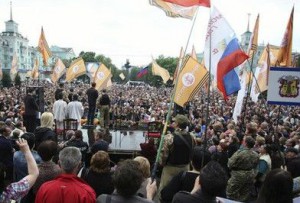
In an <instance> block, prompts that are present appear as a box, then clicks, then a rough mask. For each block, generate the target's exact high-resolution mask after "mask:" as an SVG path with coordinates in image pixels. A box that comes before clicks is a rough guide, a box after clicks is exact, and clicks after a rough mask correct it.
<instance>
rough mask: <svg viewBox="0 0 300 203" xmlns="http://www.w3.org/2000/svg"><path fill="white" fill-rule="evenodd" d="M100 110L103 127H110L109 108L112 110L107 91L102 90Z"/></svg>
mask: <svg viewBox="0 0 300 203" xmlns="http://www.w3.org/2000/svg"><path fill="white" fill-rule="evenodd" d="M99 108H100V117H101V122H100V125H101V127H102V128H103V127H107V128H108V127H109V108H110V99H109V96H108V94H107V93H106V89H104V90H102V96H101V98H100V100H99Z"/></svg>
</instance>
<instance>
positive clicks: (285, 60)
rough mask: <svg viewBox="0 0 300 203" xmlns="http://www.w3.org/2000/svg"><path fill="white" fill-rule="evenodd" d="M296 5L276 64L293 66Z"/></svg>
mask: <svg viewBox="0 0 300 203" xmlns="http://www.w3.org/2000/svg"><path fill="white" fill-rule="evenodd" d="M293 21H294V7H293V9H292V12H291V15H290V19H289V22H288V24H287V27H286V30H285V33H284V36H283V39H282V42H281V45H280V50H279V52H278V55H277V62H276V66H288V67H291V66H292V42H293Z"/></svg>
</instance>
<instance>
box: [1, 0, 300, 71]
mask: <svg viewBox="0 0 300 203" xmlns="http://www.w3.org/2000/svg"><path fill="white" fill-rule="evenodd" d="M12 2H13V20H14V21H16V22H17V23H18V24H19V32H20V33H21V34H22V35H23V36H25V37H27V38H28V39H29V41H30V45H32V46H37V44H38V38H39V35H40V29H41V26H43V27H44V31H45V35H46V39H47V41H48V44H49V45H50V46H51V45H58V46H61V47H72V48H73V49H74V51H75V53H76V54H79V52H80V51H94V52H96V53H97V54H104V55H105V56H107V57H110V58H111V59H112V62H113V63H114V64H115V65H116V66H117V67H121V66H122V65H123V64H124V63H125V61H126V59H127V58H128V59H129V60H130V63H131V64H132V65H145V64H148V63H150V61H151V55H152V56H153V57H154V58H155V57H158V55H160V54H162V55H164V56H172V57H177V56H178V55H179V51H180V47H182V46H183V47H185V46H186V44H187V39H188V36H189V33H190V29H191V26H192V21H191V20H188V19H183V18H170V17H167V16H166V15H165V13H164V12H163V11H162V10H160V9H159V8H157V7H154V6H151V5H150V4H149V2H148V0H13V1H12ZM212 4H213V5H215V6H216V7H217V8H218V9H219V10H220V12H221V13H222V14H223V15H224V16H225V18H226V19H227V21H228V22H229V24H230V25H231V26H232V28H233V29H234V30H235V32H236V34H237V36H238V37H239V38H240V35H241V34H242V33H244V32H245V31H246V29H247V22H248V15H247V14H248V13H251V17H250V31H252V29H253V26H254V23H255V19H256V16H257V14H258V13H260V28H259V37H258V40H259V42H260V43H263V42H264V43H265V44H266V43H268V42H269V43H270V44H274V45H280V43H281V40H282V37H283V34H284V31H285V28H286V25H287V22H288V19H289V16H290V12H291V9H292V7H293V5H295V14H294V32H293V33H294V38H293V51H300V22H299V20H298V19H300V0H212ZM9 16H10V0H0V31H1V32H2V31H4V29H5V24H4V22H5V21H7V20H9ZM208 17H209V9H208V8H205V7H200V9H199V11H198V17H197V19H196V24H195V27H194V30H193V32H192V36H191V40H190V43H189V46H188V52H190V51H191V47H192V46H193V45H194V46H195V48H196V51H197V52H202V51H203V49H204V36H205V34H206V27H207V22H208Z"/></svg>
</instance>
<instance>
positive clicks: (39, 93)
mask: <svg viewBox="0 0 300 203" xmlns="http://www.w3.org/2000/svg"><path fill="white" fill-rule="evenodd" d="M27 89H33V93H34V97H35V101H36V103H37V105H38V106H39V111H40V112H41V113H44V111H45V98H44V87H42V86H28V87H26V92H27Z"/></svg>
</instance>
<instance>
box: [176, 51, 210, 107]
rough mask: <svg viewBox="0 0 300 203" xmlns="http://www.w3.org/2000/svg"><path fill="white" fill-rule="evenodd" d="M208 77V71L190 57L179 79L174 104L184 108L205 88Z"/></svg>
mask: <svg viewBox="0 0 300 203" xmlns="http://www.w3.org/2000/svg"><path fill="white" fill-rule="evenodd" d="M208 77H209V74H208V71H207V70H206V69H205V68H204V66H203V65H201V64H200V63H198V62H197V61H196V60H195V59H194V58H193V57H190V56H189V57H188V58H187V59H186V60H185V64H183V68H182V70H181V71H180V74H179V77H178V83H177V86H176V91H175V97H174V102H175V103H176V104H178V105H179V106H182V107H183V106H184V105H185V104H186V102H188V101H191V100H192V99H193V97H194V96H195V94H196V93H197V92H198V91H199V89H200V88H201V87H203V86H204V84H205V82H206V81H207V79H208Z"/></svg>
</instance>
